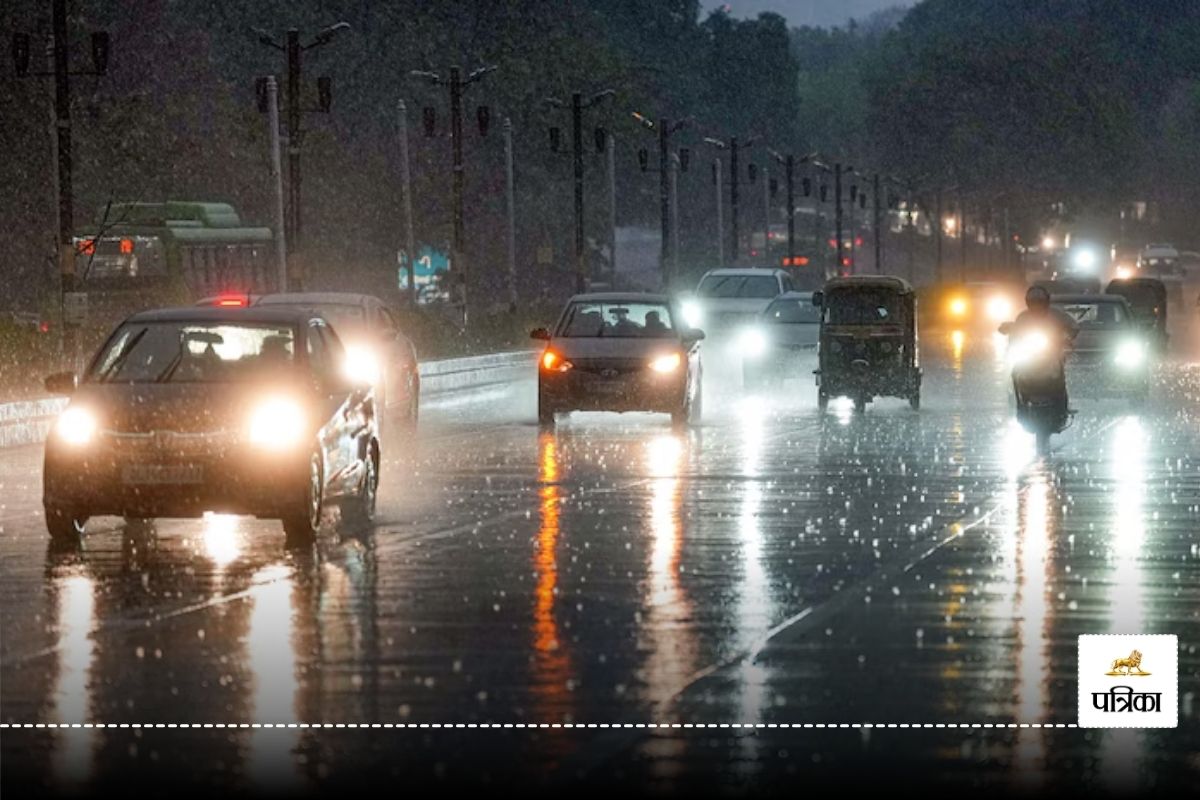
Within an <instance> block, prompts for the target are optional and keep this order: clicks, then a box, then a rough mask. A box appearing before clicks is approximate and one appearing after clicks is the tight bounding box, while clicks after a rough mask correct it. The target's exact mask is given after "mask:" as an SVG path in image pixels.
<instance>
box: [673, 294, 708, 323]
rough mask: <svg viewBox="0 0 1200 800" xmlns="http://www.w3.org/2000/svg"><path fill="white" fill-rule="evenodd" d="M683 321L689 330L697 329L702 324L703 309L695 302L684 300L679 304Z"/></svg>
mask: <svg viewBox="0 0 1200 800" xmlns="http://www.w3.org/2000/svg"><path fill="white" fill-rule="evenodd" d="M679 311H680V313H681V314H683V321H684V322H685V323H687V326H688V327H689V328H699V327H700V326H701V325H703V324H704V308H703V307H702V306H701V305H700V303H699V302H697V301H695V300H684V301H683V302H682V303H680V304H679Z"/></svg>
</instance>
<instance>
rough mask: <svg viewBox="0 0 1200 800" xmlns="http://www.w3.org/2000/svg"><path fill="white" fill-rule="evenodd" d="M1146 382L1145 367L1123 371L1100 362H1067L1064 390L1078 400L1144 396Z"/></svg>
mask: <svg viewBox="0 0 1200 800" xmlns="http://www.w3.org/2000/svg"><path fill="white" fill-rule="evenodd" d="M1149 382H1150V370H1149V368H1148V367H1147V366H1146V365H1142V366H1139V367H1134V368H1123V367H1119V366H1117V365H1116V364H1111V363H1107V362H1105V361H1101V360H1075V359H1068V360H1067V387H1068V391H1069V392H1070V393H1071V394H1073V395H1078V396H1081V397H1122V396H1127V395H1137V394H1144V393H1145V391H1146V388H1147V386H1148V385H1149Z"/></svg>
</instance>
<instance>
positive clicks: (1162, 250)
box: [1137, 244, 1187, 308]
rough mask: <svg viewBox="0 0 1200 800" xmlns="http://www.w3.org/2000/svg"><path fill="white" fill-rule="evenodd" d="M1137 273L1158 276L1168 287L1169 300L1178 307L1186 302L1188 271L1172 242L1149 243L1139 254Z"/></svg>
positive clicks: (1152, 276) (1147, 276)
mask: <svg viewBox="0 0 1200 800" xmlns="http://www.w3.org/2000/svg"><path fill="white" fill-rule="evenodd" d="M1137 266H1138V270H1137V274H1138V275H1140V276H1142V277H1145V278H1157V279H1158V280H1160V281H1162V282H1163V285H1164V286H1165V287H1166V289H1167V302H1168V303H1169V304H1170V305H1172V306H1175V307H1176V308H1182V307H1183V304H1184V300H1183V296H1184V292H1183V284H1184V282H1185V281H1186V279H1187V272H1186V270H1185V269H1184V267H1183V264H1182V262H1181V260H1180V255H1179V251H1178V250H1177V249H1175V247H1174V246H1173V245H1170V244H1148V245H1146V246H1145V247H1144V248H1142V252H1141V254H1140V255H1139V256H1138V264H1137Z"/></svg>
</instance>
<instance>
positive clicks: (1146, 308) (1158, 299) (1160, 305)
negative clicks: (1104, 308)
mask: <svg viewBox="0 0 1200 800" xmlns="http://www.w3.org/2000/svg"><path fill="white" fill-rule="evenodd" d="M1104 293H1105V294H1115V295H1119V296H1121V297H1124V298H1125V300H1126V301H1127V302H1128V303H1129V310H1130V311H1131V312H1132V313H1133V318H1134V320H1135V321H1137V323H1138V324H1139V325H1141V326H1142V328H1143V329H1144V330H1145V331H1146V334H1147V335H1148V336H1149V337H1150V339H1151V341H1152V342H1153V343H1154V345H1155V347H1156V348H1157V349H1158V351H1159V352H1160V353H1162V352H1166V349H1167V340H1168V339H1169V335H1168V333H1167V287H1166V286H1164V285H1163V282H1162V281H1160V280H1159V279H1158V278H1129V279H1128V280H1115V281H1112V282H1111V283H1109V284H1108V286H1107V287H1105V289H1104Z"/></svg>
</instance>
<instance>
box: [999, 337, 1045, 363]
mask: <svg viewBox="0 0 1200 800" xmlns="http://www.w3.org/2000/svg"><path fill="white" fill-rule="evenodd" d="M1049 347H1050V339H1049V338H1047V337H1046V334H1044V333H1042V332H1041V331H1030V332H1029V333H1027V334H1025V335H1024V336H1022V337H1021V338H1019V339H1016V340H1014V341H1011V342H1010V343H1009V346H1008V360H1009V362H1011V363H1012V364H1014V365H1018V364H1027V363H1029V362H1030V361H1032V360H1033V359H1035V358H1037V357H1038V356H1040V355H1041V354H1042V353H1044V352H1046V350H1047V348H1049Z"/></svg>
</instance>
